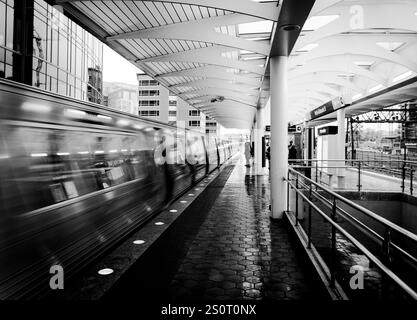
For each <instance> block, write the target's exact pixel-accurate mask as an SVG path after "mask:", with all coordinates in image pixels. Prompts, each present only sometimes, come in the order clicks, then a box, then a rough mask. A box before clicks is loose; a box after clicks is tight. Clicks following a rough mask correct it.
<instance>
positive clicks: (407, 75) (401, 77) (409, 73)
mask: <svg viewBox="0 0 417 320" xmlns="http://www.w3.org/2000/svg"><path fill="white" fill-rule="evenodd" d="M412 74H413V72H412V71H407V72H404V73H402V74H400V75H398V76H396V77H395V78H394V79H392V82H399V81H401V80H404V79H407V78H408V77H411V75H412Z"/></svg>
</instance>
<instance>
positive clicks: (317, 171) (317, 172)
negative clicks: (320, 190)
mask: <svg viewBox="0 0 417 320" xmlns="http://www.w3.org/2000/svg"><path fill="white" fill-rule="evenodd" d="M318 163H319V162H318V160H317V159H316V183H318V180H319V164H318ZM316 189H317V187H316Z"/></svg>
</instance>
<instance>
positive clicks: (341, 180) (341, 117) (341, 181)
mask: <svg viewBox="0 0 417 320" xmlns="http://www.w3.org/2000/svg"><path fill="white" fill-rule="evenodd" d="M345 114H346V113H345V109H344V108H342V109H338V110H337V127H338V128H337V160H339V159H340V160H343V161H338V163H337V165H338V166H344V165H345V161H344V160H345V159H346V155H345V140H346V125H345ZM345 171H346V170H345V169H342V168H339V169H337V170H336V172H337V186H338V188H344V187H345V176H346V172H345Z"/></svg>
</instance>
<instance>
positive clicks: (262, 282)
mask: <svg viewBox="0 0 417 320" xmlns="http://www.w3.org/2000/svg"><path fill="white" fill-rule="evenodd" d="M268 180H269V179H268V176H267V175H264V176H256V175H253V174H252V170H251V169H249V168H246V167H245V166H244V162H243V159H242V158H240V159H239V161H237V163H236V164H235V167H234V169H233V172H232V174H231V175H230V177H229V179H228V180H227V182H226V184H225V185H224V187H223V189H222V190H221V192H220V194H219V195H218V197H217V200H216V201H215V203H214V204H213V205H212V207H211V208H210V209H209V212H208V215H207V217H206V219H205V221H204V222H203V223H202V224H201V226H200V228H199V231H198V233H197V234H196V236H195V238H194V239H193V240H192V241H191V242H190V244H189V249H188V252H187V253H186V255H185V257H184V258H183V261H182V262H181V264H180V265H179V267H178V271H177V272H176V274H175V275H174V276H173V279H172V281H171V283H170V285H169V292H170V295H171V298H172V299H174V300H177V301H178V300H202V299H216V300H217V299H219V300H222V299H233V300H235V299H238V300H239V299H245V300H250V299H256V300H263V301H268V300H276V299H285V300H289V299H326V298H325V295H324V294H323V291H321V289H320V284H319V283H317V282H316V280H315V279H314V278H315V277H314V276H313V274H312V270H311V267H310V266H309V265H306V263H305V261H304V260H303V258H301V255H302V253H300V252H299V251H297V249H296V248H295V242H296V239H295V238H294V239H293V238H292V237H291V236H290V234H289V232H290V231H289V229H287V226H286V222H285V221H283V220H280V221H271V219H270V218H269V201H270V200H269V199H270V198H269V181H268ZM206 192H210V190H207V191H206Z"/></svg>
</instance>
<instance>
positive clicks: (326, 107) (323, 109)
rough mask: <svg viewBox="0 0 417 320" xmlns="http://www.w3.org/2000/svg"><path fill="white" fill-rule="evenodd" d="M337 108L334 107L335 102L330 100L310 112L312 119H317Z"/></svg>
mask: <svg viewBox="0 0 417 320" xmlns="http://www.w3.org/2000/svg"><path fill="white" fill-rule="evenodd" d="M334 110H335V109H334V107H333V103H332V101H329V102H327V103H325V104H323V105H322V106H320V107H318V108H316V109H314V110H313V111H311V112H310V117H311V119H315V118H318V117H321V116H324V115H325V114H328V113H330V112H333V111H334Z"/></svg>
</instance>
